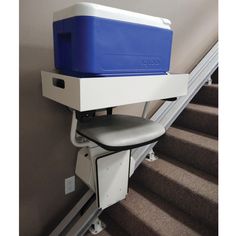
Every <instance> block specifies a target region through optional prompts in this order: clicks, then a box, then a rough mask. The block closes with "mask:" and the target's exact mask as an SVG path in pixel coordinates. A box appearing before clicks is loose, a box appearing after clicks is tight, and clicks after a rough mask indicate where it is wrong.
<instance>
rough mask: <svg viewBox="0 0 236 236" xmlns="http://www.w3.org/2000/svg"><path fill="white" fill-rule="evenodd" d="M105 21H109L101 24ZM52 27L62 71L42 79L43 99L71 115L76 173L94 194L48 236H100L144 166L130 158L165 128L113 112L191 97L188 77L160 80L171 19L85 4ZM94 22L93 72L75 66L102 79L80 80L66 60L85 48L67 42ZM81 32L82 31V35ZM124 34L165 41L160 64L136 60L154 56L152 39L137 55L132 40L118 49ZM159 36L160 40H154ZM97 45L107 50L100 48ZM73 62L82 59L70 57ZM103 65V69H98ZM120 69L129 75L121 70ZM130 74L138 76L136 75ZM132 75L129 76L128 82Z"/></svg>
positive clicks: (87, 77) (86, 66)
mask: <svg viewBox="0 0 236 236" xmlns="http://www.w3.org/2000/svg"><path fill="white" fill-rule="evenodd" d="M72 10H73V11H72ZM72 13H73V14H72ZM71 14H72V15H71ZM81 15H82V16H81ZM84 15H86V17H84ZM101 16H106V17H105V18H104V19H102V18H101ZM64 18H65V19H64ZM54 20H55V22H54V46H55V59H56V68H57V69H59V70H60V69H61V72H63V74H61V73H57V72H46V71H42V72H41V77H42V90H43V96H44V97H47V98H49V99H51V100H54V101H56V102H59V103H61V104H63V105H65V106H67V107H69V108H70V109H71V110H72V125H71V134H70V138H71V142H72V144H73V145H74V146H75V147H78V148H80V149H79V151H78V155H77V163H76V168H75V173H76V175H77V176H78V177H79V178H80V179H81V180H82V181H83V182H84V183H85V184H86V185H87V186H88V188H89V190H88V191H87V192H86V193H85V194H84V196H83V197H82V198H81V199H80V201H79V202H78V203H77V204H76V205H75V207H74V208H73V209H72V210H71V211H70V212H69V213H68V215H67V216H66V217H65V218H64V219H63V220H62V221H61V223H60V224H59V225H58V226H57V227H56V228H55V230H54V231H53V232H52V233H51V234H50V235H51V236H57V235H67V236H75V235H83V234H85V233H86V231H87V230H88V229H89V228H90V231H91V233H94V234H97V233H99V232H100V231H101V230H102V229H103V227H104V225H103V224H102V222H101V221H100V220H99V219H98V216H99V215H100V213H101V212H102V210H104V209H106V208H108V207H109V206H111V205H113V204H115V203H117V202H119V201H121V200H123V199H125V198H126V195H127V194H128V186H129V178H130V177H131V176H132V174H133V173H134V171H135V168H136V166H137V165H136V163H137V162H138V161H139V160H137V159H135V158H134V157H133V156H132V150H133V149H135V148H138V147H141V146H144V145H148V144H150V143H154V142H156V141H157V140H158V138H159V137H160V136H162V135H163V134H164V133H165V128H164V127H163V126H162V125H161V124H159V123H157V122H154V121H152V120H149V119H147V118H146V111H144V113H143V117H134V116H128V115H117V114H113V112H112V110H113V108H114V107H117V106H121V105H127V104H134V103H141V102H149V101H154V100H159V99H171V98H177V97H180V96H184V95H186V94H187V85H188V77H189V76H188V75H187V74H178V75H171V74H168V73H165V72H163V70H166V69H167V68H168V67H169V60H170V50H171V49H170V48H171V40H172V31H171V30H170V22H169V21H168V20H166V19H161V18H154V17H149V16H145V15H142V14H136V13H132V14H130V13H129V14H128V13H127V12H126V11H123V10H114V9H113V8H112V9H111V8H107V7H102V6H99V5H96V4H92V5H91V4H85V3H83V4H80V5H78V6H76V7H75V8H68V9H66V10H65V11H62V12H59V13H58V14H56V15H55V17H54ZM72 21H73V22H72ZM127 21H130V22H131V24H130V22H127ZM137 21H138V22H137ZM91 22H95V23H94V24H91V26H92V27H94V26H97V27H101V28H98V29H97V28H93V29H92V31H93V32H95V33H97V35H96V38H95V39H93V38H91V37H90V36H89V35H85V36H84V37H85V39H86V40H88V41H89V42H90V43H91V45H90V46H91V47H90V46H89V50H90V49H91V48H92V49H91V50H94V51H93V52H91V55H88V54H85V56H84V58H89V57H91V58H94V60H91V63H94V65H92V64H91V65H90V63H89V60H84V62H81V61H80V59H78V61H80V64H79V65H78V66H81V65H83V67H81V68H80V69H79V71H83V70H88V69H89V70H90V71H91V73H94V74H97V75H99V76H90V75H91V73H80V74H78V72H77V69H78V68H79V67H78V66H77V65H75V64H73V63H72V62H71V61H70V60H69V59H68V58H69V56H70V55H71V54H68V53H74V54H75V53H76V52H77V49H78V52H79V51H81V50H82V49H83V48H81V47H80V46H79V48H77V46H78V45H73V43H75V42H74V41H73V40H72V41H70V40H71V37H72V36H73V35H74V36H75V37H77V33H78V32H75V29H72V28H71V27H72V25H74V26H75V25H76V24H78V26H81V24H82V25H87V26H90V23H91ZM142 22H144V23H143V24H142ZM146 22H149V24H150V25H152V27H151V28H150V27H149V26H147V25H146V24H147V23H146ZM72 23H73V24H72ZM157 23H158V25H157ZM110 24H111V25H110ZM113 24H114V25H113ZM112 25H113V26H112ZM111 26H112V27H111ZM154 26H155V27H156V28H154ZM104 27H105V28H106V27H108V28H109V27H111V29H112V30H113V31H114V32H113V33H111V34H110V33H109V32H107V31H104V30H103V29H104ZM162 28H164V29H162ZM77 29H79V30H80V29H81V27H79V28H76V30H77ZM116 29H118V31H116ZM81 30H84V28H82V29H81ZM88 30H89V32H90V30H91V29H87V30H84V33H86V32H87V31H88ZM120 30H127V33H128V34H123V36H124V37H126V36H127V35H129V36H132V37H133V36H135V35H138V34H140V35H142V34H143V32H146V33H149V34H150V35H149V36H150V37H155V38H157V39H158V38H159V39H158V40H160V39H161V38H162V40H160V43H159V45H158V47H157V48H155V50H157V51H159V53H160V50H162V54H163V57H162V58H161V57H160V58H156V57H154V56H153V55H154V53H156V52H153V55H152V56H143V58H142V55H138V54H137V53H135V52H136V51H137V50H141V49H140V48H136V46H137V45H138V44H139V45H143V48H142V50H143V51H142V53H143V54H145V55H146V53H147V52H148V53H150V52H151V51H153V50H151V49H152V45H150V43H149V42H146V41H143V42H142V40H148V41H150V42H152V40H150V37H145V39H144V38H143V37H140V38H143V39H140V42H135V44H136V43H137V45H136V46H135V47H134V42H133V45H132V44H131V41H130V39H129V38H128V37H127V38H123V40H118V41H117V42H114V40H116V37H117V36H115V38H114V39H112V38H111V37H113V36H114V35H113V34H116V33H117V35H118V36H119V35H120ZM79 33H81V34H82V33H83V32H79ZM95 33H94V34H95ZM92 35H93V34H92ZM158 35H159V36H160V37H157V36H158ZM136 38H139V37H136ZM100 39H102V40H107V42H106V43H104V42H102V43H101V40H100ZM164 39H166V40H164ZM86 40H85V41H86ZM93 40H94V41H93ZM120 42H123V43H124V42H126V43H127V45H129V47H130V48H129V47H127V45H126V46H125V49H126V50H128V51H129V54H127V53H126V54H123V55H122V54H121V52H122V50H123V46H124V45H122V44H120ZM83 43H84V42H83ZM93 43H94V44H93ZM99 43H101V44H99ZM70 44H72V47H73V48H74V51H72V52H70V51H69V50H70ZM68 45H69V46H68ZM94 45H96V47H95V46H94ZM114 45H116V47H114ZM76 48H77V49H76ZM96 50H97V51H96ZM103 50H110V51H113V52H114V50H115V53H111V54H109V55H108V54H106V53H104V52H103ZM116 50H118V51H117V52H116ZM118 52H119V54H117V53H118ZM82 53H87V52H82ZM131 54H132V57H131ZM164 54H165V56H164ZM60 55H62V56H61V57H60ZM76 56H78V55H73V56H72V57H73V58H74V57H76ZM108 56H109V58H108ZM99 58H100V59H99ZM67 59H68V60H67ZM82 59H83V57H82ZM95 59H96V60H97V61H96V60H95ZM98 59H99V60H98ZM116 60H118V61H116ZM100 62H101V63H103V66H100V64H99V63H100ZM70 63H71V64H70ZM86 63H87V64H86ZM112 63H113V64H112ZM122 63H124V64H122ZM133 63H137V64H136V65H134V64H133ZM73 66H74V68H73ZM119 66H121V67H122V68H123V67H126V69H125V70H123V69H120V68H119ZM139 67H140V68H139ZM71 68H72V69H71ZM109 68H110V69H109ZM111 68H112V69H111ZM132 68H136V69H135V70H134V71H132ZM70 69H71V71H70ZM107 71H109V73H107ZM122 71H125V73H123V72H122ZM127 71H131V72H132V73H131V74H129V73H127ZM139 73H140V74H139ZM121 75H122V76H121ZM131 75H132V76H131ZM145 109H146V106H145ZM97 111H106V114H105V115H100V116H97Z"/></svg>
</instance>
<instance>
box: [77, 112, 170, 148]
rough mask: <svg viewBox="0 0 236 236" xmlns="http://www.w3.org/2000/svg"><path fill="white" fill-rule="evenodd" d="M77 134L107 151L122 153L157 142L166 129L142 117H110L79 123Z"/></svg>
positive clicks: (99, 117)
mask: <svg viewBox="0 0 236 236" xmlns="http://www.w3.org/2000/svg"><path fill="white" fill-rule="evenodd" d="M77 132H78V133H79V134H80V135H82V136H84V137H86V138H87V139H89V140H91V141H93V142H95V143H97V144H98V145H99V146H101V147H103V148H104V149H106V150H109V151H122V150H127V149H133V148H136V147H139V146H143V145H146V144H149V143H152V142H155V141H156V140H157V139H158V138H159V137H160V136H161V135H163V134H164V133H165V128H164V127H163V126H162V125H161V124H159V123H157V122H154V121H151V120H147V119H144V118H141V117H135V116H127V115H109V116H98V117H95V118H94V119H92V120H91V121H88V122H82V123H78V126H77Z"/></svg>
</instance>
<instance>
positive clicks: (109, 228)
mask: <svg viewBox="0 0 236 236" xmlns="http://www.w3.org/2000/svg"><path fill="white" fill-rule="evenodd" d="M99 218H100V219H101V220H102V222H104V223H105V225H106V228H105V229H104V230H103V231H102V232H100V233H99V234H98V236H129V235H130V234H128V233H127V232H126V231H125V230H124V229H122V228H121V227H120V226H119V225H118V224H117V223H116V222H114V221H113V220H112V219H111V217H110V216H108V214H106V213H102V215H101V216H100V217H99ZM92 235H93V234H91V233H90V232H88V233H87V234H86V236H92Z"/></svg>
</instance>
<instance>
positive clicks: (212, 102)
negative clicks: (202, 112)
mask: <svg viewBox="0 0 236 236" xmlns="http://www.w3.org/2000/svg"><path fill="white" fill-rule="evenodd" d="M191 103H197V104H202V105H208V106H213V107H218V84H212V85H205V86H203V87H202V88H201V89H200V91H199V92H198V93H197V94H196V95H195V97H194V98H193V99H192V101H191Z"/></svg>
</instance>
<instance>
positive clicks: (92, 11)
mask: <svg viewBox="0 0 236 236" xmlns="http://www.w3.org/2000/svg"><path fill="white" fill-rule="evenodd" d="M74 16H95V17H101V18H105V19H112V20H119V21H125V22H130V23H136V24H142V25H149V26H154V27H159V28H163V29H169V30H170V29H171V27H170V25H171V21H170V20H168V19H165V18H161V17H155V16H149V15H144V14H141V13H136V12H132V11H126V10H121V9H117V8H113V7H107V6H102V5H99V4H94V3H86V2H82V3H77V4H75V5H73V6H70V7H67V8H65V9H62V10H60V11H57V12H55V13H54V15H53V21H59V20H63V19H67V18H70V17H74Z"/></svg>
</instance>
